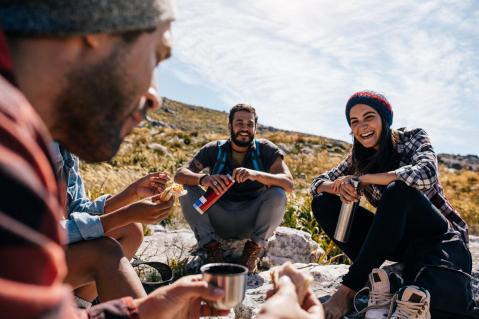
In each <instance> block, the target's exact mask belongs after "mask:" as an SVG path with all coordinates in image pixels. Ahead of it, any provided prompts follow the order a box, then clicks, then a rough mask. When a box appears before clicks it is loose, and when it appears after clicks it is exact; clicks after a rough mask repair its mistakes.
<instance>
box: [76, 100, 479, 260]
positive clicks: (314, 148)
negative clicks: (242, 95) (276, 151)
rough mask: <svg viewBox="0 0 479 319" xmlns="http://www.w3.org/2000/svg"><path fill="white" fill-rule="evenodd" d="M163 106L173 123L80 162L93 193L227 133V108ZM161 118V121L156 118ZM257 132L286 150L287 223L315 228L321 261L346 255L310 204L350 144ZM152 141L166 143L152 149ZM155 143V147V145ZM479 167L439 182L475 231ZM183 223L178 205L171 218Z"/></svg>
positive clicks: (165, 165) (171, 166)
mask: <svg viewBox="0 0 479 319" xmlns="http://www.w3.org/2000/svg"><path fill="white" fill-rule="evenodd" d="M164 107H166V108H167V110H168V111H165V109H164V108H163V109H162V110H160V111H159V112H158V113H156V114H152V115H151V118H152V119H154V120H155V121H161V122H163V123H167V124H168V125H171V127H168V128H164V127H157V126H154V125H153V124H154V123H148V122H147V123H145V124H144V125H143V127H140V128H137V129H135V130H134V132H133V134H132V135H130V136H129V137H128V138H127V139H126V140H125V142H124V143H123V145H122V147H121V149H120V151H119V153H118V154H117V156H115V158H114V159H113V160H111V161H110V162H108V163H101V164H93V165H92V164H84V163H82V165H81V171H82V174H83V177H84V179H85V182H86V186H87V190H88V194H89V196H91V197H92V198H94V197H96V196H98V195H101V194H105V193H116V192H118V191H120V190H121V189H122V188H124V187H126V186H127V185H128V184H130V183H131V182H133V181H134V180H136V179H137V178H139V177H141V176H143V175H144V174H146V173H148V172H153V171H166V172H168V173H170V175H171V176H173V174H174V172H175V171H176V169H177V168H178V167H180V166H181V165H183V164H185V163H186V162H187V161H188V160H189V159H190V158H191V157H192V156H193V155H194V153H195V152H196V151H197V150H198V149H199V148H200V147H201V146H203V145H204V144H206V143H207V142H209V141H211V140H215V139H224V138H227V134H228V132H227V114H226V113H224V112H218V111H214V110H209V109H204V108H198V107H192V106H187V105H184V104H181V103H179V102H175V101H170V100H167V101H166V102H165V103H164ZM156 124H158V123H156ZM258 136H259V137H263V138H267V139H269V140H271V141H272V142H274V143H276V144H277V145H279V146H280V147H282V148H284V149H286V150H287V156H286V163H287V164H288V167H289V168H290V170H291V172H292V174H293V176H294V179H295V191H294V192H293V194H291V195H290V198H289V203H288V207H287V212H286V216H285V220H284V225H287V226H291V227H294V228H298V229H304V230H306V231H309V232H311V233H312V235H313V238H314V239H315V240H317V241H318V242H319V243H321V245H322V246H323V248H325V249H327V250H329V253H328V255H327V256H326V257H324V259H323V260H322V261H323V262H331V261H343V260H344V258H343V257H342V256H340V252H339V251H338V250H337V249H336V248H335V247H333V246H331V245H330V241H329V239H328V238H327V237H326V236H325V235H324V233H322V232H321V231H320V230H319V229H318V227H317V224H316V221H315V220H314V217H313V216H312V213H311V210H310V201H311V199H310V196H309V195H308V192H309V191H308V188H309V184H310V182H311V180H312V179H313V178H314V177H315V176H317V175H319V174H320V173H322V172H324V171H325V170H327V169H329V168H331V167H333V166H334V165H336V164H337V163H338V162H339V161H340V160H341V159H342V158H343V156H344V155H345V153H346V152H347V151H348V150H349V147H350V146H349V145H348V144H346V143H344V142H339V141H335V140H331V139H327V138H323V137H319V136H313V135H307V134H301V133H296V132H288V131H281V130H275V131H270V130H268V129H265V128H263V129H260V130H259V132H258ZM153 144H159V145H162V146H164V147H166V149H165V150H161V149H152V147H153ZM153 148H154V147H153ZM478 181H479V173H478V172H471V171H452V170H449V169H446V168H444V167H441V182H442V184H443V186H444V189H445V192H446V195H447V197H448V199H449V200H450V201H451V203H452V204H453V206H454V207H456V208H457V210H458V211H459V212H460V213H461V214H462V216H463V217H464V218H465V219H466V221H467V222H468V223H469V225H470V226H471V229H473V230H474V231H475V232H477V231H479V227H478V225H479V213H478V212H479V182H478ZM168 222H169V223H173V224H180V225H183V226H184V224H185V223H184V220H183V218H182V216H181V212H180V210H179V207H176V208H175V210H174V213H173V214H172V218H171V219H170V220H169V221H168Z"/></svg>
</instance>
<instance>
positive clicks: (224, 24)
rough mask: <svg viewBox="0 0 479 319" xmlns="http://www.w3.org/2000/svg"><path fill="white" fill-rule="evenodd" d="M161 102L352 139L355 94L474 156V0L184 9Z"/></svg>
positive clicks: (477, 73) (163, 73)
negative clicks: (250, 115)
mask: <svg viewBox="0 0 479 319" xmlns="http://www.w3.org/2000/svg"><path fill="white" fill-rule="evenodd" d="M177 5H178V19H177V21H176V22H175V23H174V25H173V44H174V50H173V58H171V59H170V60H169V61H167V62H165V63H164V64H161V66H160V67H159V70H157V74H156V78H157V85H158V88H159V90H160V93H161V95H163V96H166V97H169V98H172V99H176V100H179V101H183V102H186V103H190V104H194V105H201V106H206V107H210V108H214V109H218V110H229V108H231V107H232V106H233V105H234V104H236V103H239V102H248V103H251V104H253V105H254V106H255V107H256V109H257V111H258V114H259V117H260V122H261V123H263V124H265V125H271V126H275V127H278V128H283V129H289V130H295V131H301V132H306V133H313V134H318V135H322V136H327V137H332V138H337V139H341V140H345V141H350V139H351V138H350V136H349V127H348V125H347V123H346V120H345V117H344V105H345V103H346V101H347V99H348V97H349V96H350V95H351V94H352V93H353V92H355V91H357V90H361V89H372V90H376V91H379V92H381V93H383V94H385V95H386V96H387V97H388V99H389V100H390V102H391V104H392V106H393V109H394V123H393V127H395V128H398V127H403V126H406V127H422V128H424V129H426V130H427V131H428V133H429V134H430V136H431V140H432V142H433V145H434V146H435V149H436V151H437V152H447V153H459V154H479V123H478V122H479V27H478V26H477V23H478V22H479V1H477V0H469V1H468V0H461V1H454V0H448V1H446V0H430V1H427V0H425V1H419V0H417V1H409V0H401V1H379V0H362V1H353V0H349V1H321V0H298V1H284V0H251V1H250V0H241V1H226V0H224V1H220V0H208V1H193V0H179V1H178V3H177Z"/></svg>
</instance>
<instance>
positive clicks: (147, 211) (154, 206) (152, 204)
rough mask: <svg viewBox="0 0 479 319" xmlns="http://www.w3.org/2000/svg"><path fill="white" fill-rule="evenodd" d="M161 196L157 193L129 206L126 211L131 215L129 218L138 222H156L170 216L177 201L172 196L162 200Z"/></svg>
mask: <svg viewBox="0 0 479 319" xmlns="http://www.w3.org/2000/svg"><path fill="white" fill-rule="evenodd" d="M160 196H161V195H156V196H154V197H151V198H146V199H143V200H141V201H138V202H136V203H133V204H130V205H129V206H127V207H126V208H125V211H126V212H127V214H128V216H129V220H131V221H132V222H136V223H143V224H156V223H159V222H161V221H162V220H163V219H165V218H166V217H168V215H169V214H170V212H171V208H172V207H173V204H174V203H175V198H174V197H172V198H170V200H168V201H160V200H159V197H160Z"/></svg>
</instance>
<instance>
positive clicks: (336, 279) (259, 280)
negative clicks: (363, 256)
mask: <svg viewBox="0 0 479 319" xmlns="http://www.w3.org/2000/svg"><path fill="white" fill-rule="evenodd" d="M243 244H244V242H231V241H225V242H224V243H223V245H224V246H225V247H227V249H228V251H229V255H227V258H232V259H234V258H235V257H236V256H239V255H240V254H241V250H242V247H243ZM470 248H471V252H472V254H473V261H474V266H473V289H474V292H475V295H476V296H479V237H477V236H472V238H471V244H470ZM322 253H323V251H322V249H321V248H320V247H319V245H318V244H317V243H316V242H314V241H313V240H312V239H311V236H310V235H309V234H308V233H305V232H303V231H299V230H295V229H291V228H287V227H279V228H278V229H277V231H276V233H275V235H274V236H273V237H272V238H271V240H270V241H269V243H268V246H267V247H266V249H265V252H264V257H263V258H262V260H261V263H260V266H261V269H263V271H261V272H259V273H257V274H254V275H249V276H248V288H247V291H246V297H245V299H244V301H243V303H242V304H241V305H239V306H238V307H236V308H235V309H234V310H233V311H232V312H231V314H230V316H229V317H228V318H236V319H250V318H254V317H255V315H256V313H257V311H258V309H259V307H260V305H261V304H262V303H263V302H264V296H265V293H266V291H268V290H269V289H270V288H271V283H270V279H269V271H268V270H267V269H268V268H270V267H272V266H275V265H280V264H282V263H283V262H285V261H288V260H289V261H291V262H293V263H295V264H296V266H297V267H298V268H301V269H304V271H308V272H309V273H310V274H311V275H312V276H313V277H314V282H313V284H312V289H313V291H314V292H315V294H316V296H317V297H318V298H320V299H322V300H324V299H326V298H327V296H329V295H331V294H332V293H333V292H334V291H335V289H336V288H337V287H338V285H339V283H340V279H341V277H342V276H343V275H344V274H345V273H346V272H347V269H348V266H347V265H318V264H316V263H314V261H316V260H318V258H319V256H320V255H321V254H322ZM138 256H139V258H141V259H142V260H148V261H161V262H166V263H168V264H170V265H175V266H174V267H173V268H176V269H175V270H176V271H177V272H178V273H179V274H184V273H186V272H188V273H192V272H197V271H198V268H199V265H200V263H201V258H202V253H201V252H199V251H198V250H197V249H196V240H195V238H194V235H193V233H192V232H191V231H190V230H189V229H181V230H174V231H169V230H166V229H165V228H162V227H156V228H155V229H154V234H153V235H152V236H148V237H146V238H145V241H144V242H143V245H142V246H141V248H140V250H139V252H138Z"/></svg>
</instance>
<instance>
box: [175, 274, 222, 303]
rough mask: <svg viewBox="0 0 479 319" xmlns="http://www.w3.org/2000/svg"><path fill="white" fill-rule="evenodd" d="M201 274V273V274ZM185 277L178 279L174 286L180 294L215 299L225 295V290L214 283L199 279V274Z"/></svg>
mask: <svg viewBox="0 0 479 319" xmlns="http://www.w3.org/2000/svg"><path fill="white" fill-rule="evenodd" d="M200 276H201V275H200ZM183 278H185V279H182V280H179V281H177V283H175V284H174V285H176V287H173V289H175V290H176V291H177V293H178V294H179V295H180V296H184V297H185V298H186V297H189V298H196V297H197V298H201V299H203V300H210V301H215V300H218V299H221V298H222V297H223V296H224V290H223V289H221V288H218V287H215V286H213V285H212V284H210V283H208V282H206V281H202V280H197V276H186V277H183Z"/></svg>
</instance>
